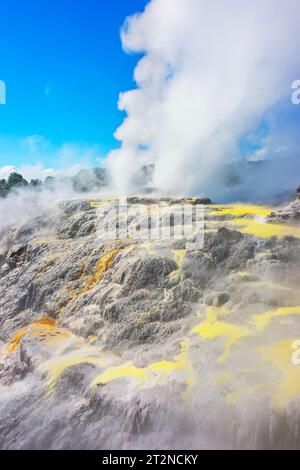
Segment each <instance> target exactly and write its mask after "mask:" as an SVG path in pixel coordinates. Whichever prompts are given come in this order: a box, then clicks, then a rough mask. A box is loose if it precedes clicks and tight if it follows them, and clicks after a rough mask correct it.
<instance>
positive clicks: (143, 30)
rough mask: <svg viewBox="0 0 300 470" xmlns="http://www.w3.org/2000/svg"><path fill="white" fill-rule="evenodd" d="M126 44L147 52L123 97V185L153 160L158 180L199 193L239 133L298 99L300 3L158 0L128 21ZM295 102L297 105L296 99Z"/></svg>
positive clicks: (117, 166) (115, 167)
mask: <svg viewBox="0 0 300 470" xmlns="http://www.w3.org/2000/svg"><path fill="white" fill-rule="evenodd" d="M122 43H123V47H124V49H125V50H127V51H129V52H138V53H142V54H143V57H142V58H141V59H140V61H139V62H138V65H137V67H136V69H135V72H134V77H135V81H136V83H137V88H136V89H134V90H131V91H128V92H126V93H122V94H121V95H120V100H119V109H120V110H124V111H126V114H127V117H126V118H125V119H124V121H123V123H122V125H121V126H120V127H119V129H118V130H117V131H116V134H115V136H116V138H117V139H118V140H120V141H121V148H120V149H119V150H116V151H113V152H112V153H111V154H110V155H109V157H108V166H109V168H110V170H111V172H112V176H113V180H114V184H115V187H116V189H118V190H119V191H127V190H128V188H129V183H130V180H131V178H132V176H133V175H134V173H135V172H136V171H137V170H138V168H140V167H141V165H143V164H147V163H152V162H154V163H155V164H156V165H155V173H154V182H153V184H154V186H156V187H158V188H160V189H163V190H167V191H173V192H175V191H176V192H192V191H201V190H202V189H203V190H206V188H209V184H210V179H211V177H212V176H213V175H214V172H215V170H216V168H217V167H218V166H219V165H220V163H226V162H227V161H230V160H231V159H232V158H233V157H234V156H237V155H238V143H239V140H240V138H241V137H242V136H243V135H245V134H246V133H248V132H251V131H253V130H254V129H255V127H256V126H257V125H258V124H259V122H260V120H261V119H262V118H263V116H264V114H265V113H266V112H267V111H268V110H270V109H271V108H272V107H274V106H276V104H278V103H280V102H281V100H283V99H284V98H285V99H287V98H288V97H289V96H290V95H291V83H292V81H293V80H295V79H296V78H297V77H298V74H299V67H300V56H299V51H298V50H297V49H298V47H299V43H300V3H299V0H289V1H287V2H286V1H284V0H251V1H249V0H152V1H151V2H150V3H149V4H148V5H147V7H146V9H145V11H144V12H143V13H141V14H136V15H134V16H132V17H130V18H128V19H127V20H126V22H125V25H124V27H123V30H122ZM291 106H292V104H291Z"/></svg>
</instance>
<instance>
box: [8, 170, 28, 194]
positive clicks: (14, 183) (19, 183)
mask: <svg viewBox="0 0 300 470" xmlns="http://www.w3.org/2000/svg"><path fill="white" fill-rule="evenodd" d="M7 186H8V189H9V190H11V189H12V188H20V187H24V186H28V182H27V181H26V180H25V178H23V176H22V175H20V174H19V173H11V174H10V175H9V177H8V180H7Z"/></svg>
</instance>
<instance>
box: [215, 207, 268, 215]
mask: <svg viewBox="0 0 300 470" xmlns="http://www.w3.org/2000/svg"><path fill="white" fill-rule="evenodd" d="M214 207H215V208H216V210H212V211H211V212H209V215H222V216H223V215H229V216H232V217H244V216H248V215H252V216H253V215H254V216H263V217H267V216H268V215H270V214H271V212H272V210H271V209H269V208H267V207H263V206H256V205H252V204H234V205H228V206H226V205H224V206H214Z"/></svg>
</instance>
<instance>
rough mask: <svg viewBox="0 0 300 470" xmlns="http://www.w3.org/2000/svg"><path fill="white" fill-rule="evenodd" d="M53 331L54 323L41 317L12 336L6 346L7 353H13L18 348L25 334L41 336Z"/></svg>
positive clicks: (54, 328)
mask: <svg viewBox="0 0 300 470" xmlns="http://www.w3.org/2000/svg"><path fill="white" fill-rule="evenodd" d="M53 330H56V323H55V321H54V320H53V319H52V318H49V317H42V318H40V319H39V320H37V321H36V322H34V323H31V324H30V325H28V326H26V327H24V328H22V329H21V330H19V331H18V332H17V333H16V334H15V335H14V336H13V338H12V339H11V340H10V341H9V343H8V346H7V351H8V352H13V351H15V350H16V349H17V348H18V346H19V344H20V342H21V340H22V338H23V336H24V335H25V334H27V333H28V334H30V335H32V336H38V335H42V334H46V335H47V333H49V332H53Z"/></svg>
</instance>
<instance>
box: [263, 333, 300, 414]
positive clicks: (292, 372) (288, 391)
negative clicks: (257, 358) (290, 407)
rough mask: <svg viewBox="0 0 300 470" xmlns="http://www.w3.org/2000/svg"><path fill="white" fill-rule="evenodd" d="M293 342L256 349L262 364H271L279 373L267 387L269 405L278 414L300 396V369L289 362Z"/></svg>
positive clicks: (287, 340)
mask: <svg viewBox="0 0 300 470" xmlns="http://www.w3.org/2000/svg"><path fill="white" fill-rule="evenodd" d="M293 341H294V339H283V340H281V341H278V342H276V343H274V344H272V345H269V346H265V347H262V348H258V349H257V351H258V352H259V353H260V354H261V357H262V361H263V363H266V364H271V365H272V366H274V367H275V368H276V369H277V371H278V372H279V376H278V377H277V378H276V380H274V383H273V386H271V387H269V396H270V402H271V405H272V407H273V409H275V410H277V411H279V412H280V411H281V410H282V409H284V407H285V406H286V405H287V404H288V403H289V402H290V401H291V400H292V399H294V398H295V397H296V396H297V395H299V394H300V369H299V366H298V367H297V366H295V365H294V364H293V363H292V361H291V356H292V351H293V350H292V344H293Z"/></svg>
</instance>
